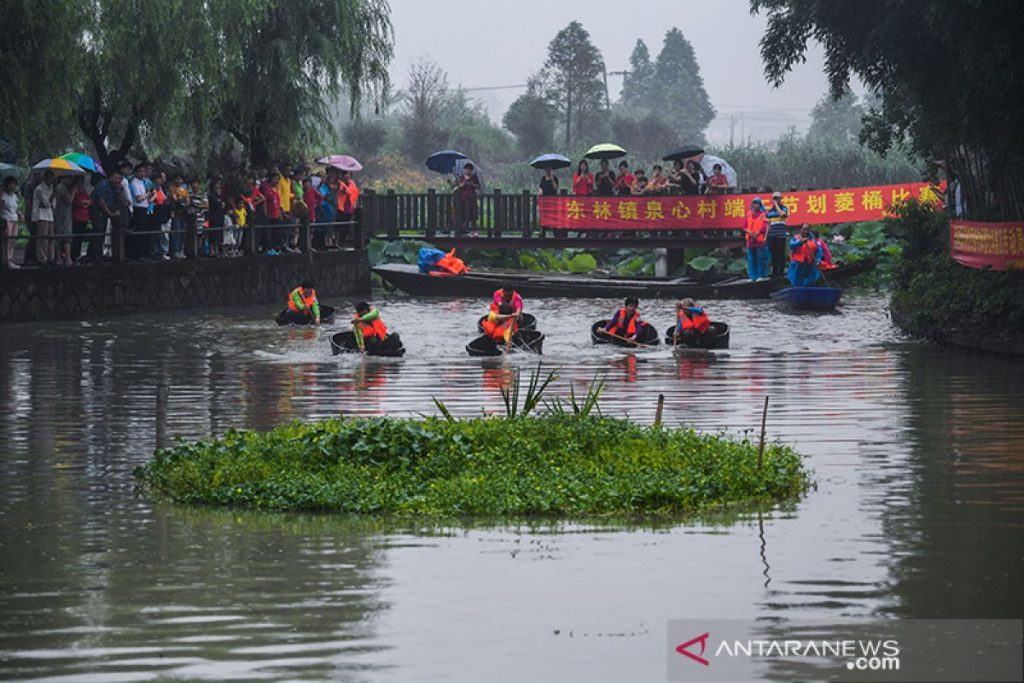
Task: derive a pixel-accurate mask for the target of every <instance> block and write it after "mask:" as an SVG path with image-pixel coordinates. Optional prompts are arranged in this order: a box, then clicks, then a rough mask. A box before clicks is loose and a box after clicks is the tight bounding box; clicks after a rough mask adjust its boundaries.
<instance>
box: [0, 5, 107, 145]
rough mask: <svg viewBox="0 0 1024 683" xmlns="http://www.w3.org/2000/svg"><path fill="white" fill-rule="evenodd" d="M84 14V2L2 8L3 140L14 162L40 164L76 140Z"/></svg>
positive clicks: (0, 111) (0, 123)
mask: <svg viewBox="0 0 1024 683" xmlns="http://www.w3.org/2000/svg"><path fill="white" fill-rule="evenodd" d="M83 10H84V8H83V6H82V4H81V3H67V4H64V3H56V2H37V1H36V0H5V1H4V3H3V5H2V6H0V64H2V65H3V67H2V71H3V76H2V83H3V89H2V94H0V138H3V139H4V140H6V141H7V143H8V145H9V149H10V150H11V156H13V157H14V159H12V161H14V160H18V161H22V160H23V159H27V160H29V161H30V162H35V161H38V160H39V159H40V158H42V157H43V156H44V155H47V154H50V153H52V152H54V151H57V150H60V149H61V148H62V147H64V146H66V145H68V144H69V143H71V142H72V141H73V139H74V137H75V133H76V132H77V129H76V126H75V125H74V103H75V100H76V97H77V95H76V91H77V89H78V87H79V85H78V84H79V82H80V79H81V78H82V61H81V59H80V50H79V49H78V48H77V42H78V40H79V37H80V36H81V25H82V23H83V22H85V21H87V19H88V17H87V16H86V14H85V12H84V11H83Z"/></svg>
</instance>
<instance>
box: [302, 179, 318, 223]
mask: <svg viewBox="0 0 1024 683" xmlns="http://www.w3.org/2000/svg"><path fill="white" fill-rule="evenodd" d="M302 201H303V202H305V204H306V206H308V207H309V220H310V221H315V220H316V207H318V206H320V193H319V192H317V191H316V190H314V189H313V188H312V187H310V188H308V189H306V190H304V191H303V192H302Z"/></svg>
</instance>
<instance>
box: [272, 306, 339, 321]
mask: <svg viewBox="0 0 1024 683" xmlns="http://www.w3.org/2000/svg"><path fill="white" fill-rule="evenodd" d="M275 320H276V321H277V324H278V325H289V324H290V325H312V324H313V319H312V318H309V319H308V320H307V321H306V322H304V323H293V322H290V321H289V320H288V309H287V308H285V309H284V310H283V311H281V312H280V313H278V314H277V317H276V318H275ZM333 322H334V306H320V324H321V325H330V324H331V323H333Z"/></svg>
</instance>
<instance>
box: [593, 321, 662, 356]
mask: <svg viewBox="0 0 1024 683" xmlns="http://www.w3.org/2000/svg"><path fill="white" fill-rule="evenodd" d="M607 324H608V320H607V318H606V319H604V320H598V321H597V322H596V323H594V324H593V325H591V326H590V341H592V342H594V343H595V344H612V345H614V346H624V347H626V348H632V349H635V348H637V346H638V344H631V343H629V342H628V341H625V340H624V339H617V338H615V337H610V336H608V335H607V334H602V333H601V332H599V330H603V329H604V326H605V325H607ZM636 340H637V342H638V343H639V344H644V345H646V346H657V345H658V342H659V340H658V330H656V329H655V328H654V325H651V324H650V323H643V325H642V326H641V327H640V330H639V331H638V332H637V335H636Z"/></svg>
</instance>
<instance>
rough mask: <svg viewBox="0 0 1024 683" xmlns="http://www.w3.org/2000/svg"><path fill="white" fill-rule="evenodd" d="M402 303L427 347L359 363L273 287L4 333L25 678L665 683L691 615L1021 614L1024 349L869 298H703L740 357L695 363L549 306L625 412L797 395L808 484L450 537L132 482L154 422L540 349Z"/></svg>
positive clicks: (537, 306) (424, 528) (445, 304)
mask: <svg viewBox="0 0 1024 683" xmlns="http://www.w3.org/2000/svg"><path fill="white" fill-rule="evenodd" d="M381 303H382V310H383V313H384V316H385V320H386V321H387V323H388V324H389V325H390V326H391V327H392V328H393V329H394V330H396V331H399V332H401V333H402V335H403V338H404V339H405V343H406V347H407V349H408V354H407V356H406V357H405V358H404V359H399V360H387V359H366V360H363V359H361V358H356V357H338V358H334V357H332V356H331V355H330V350H329V348H328V344H327V333H328V330H324V331H317V330H312V329H308V330H306V329H296V328H277V327H275V326H274V324H273V323H272V321H271V319H270V318H271V315H272V314H273V312H274V311H273V310H272V307H262V308H254V309H251V310H246V311H230V312H227V311H201V312H192V313H181V314H165V315H160V316H136V317H131V318H118V319H112V320H107V321H89V322H78V323H72V322H69V323H47V324H32V325H12V326H5V327H3V328H0V392H2V393H0V397H2V399H3V400H2V409H3V416H2V417H0V558H2V559H0V678H3V679H19V678H30V679H31V678H36V679H54V680H62V681H74V680H90V681H92V680H95V681H129V680H150V679H155V678H180V679H213V680H229V679H245V680H253V679H272V680H280V679H288V680H293V679H303V680H320V679H322V680H352V681H362V680H367V681H408V680H438V681H440V680H467V681H485V680H486V681H491V680H560V681H561V680H564V681H569V680H573V681H575V680H580V681H597V680H602V681H603V680H614V681H661V680H665V676H666V659H665V638H666V621H667V620H668V619H678V618H694V617H699V618H708V619H711V618H716V619H723V618H747V617H752V618H778V617H785V618H815V619H824V620H832V621H835V622H842V621H843V620H844V619H850V618H857V617H871V616H880V617H1015V618H1019V617H1020V615H1021V605H1022V604H1024V599H1022V597H1024V588H1022V581H1021V576H1022V573H1024V572H1022V570H1024V534H1022V526H1024V522H1022V520H1024V515H1022V513H1024V381H1022V380H1024V367H1022V366H1021V365H1020V364H1019V363H1014V362H1012V361H1008V360H1002V359H996V358H990V357H982V356H972V355H967V354H963V353H959V352H954V351H948V350H943V349H941V348H937V347H935V346H932V345H928V344H920V343H915V342H912V341H909V340H906V339H904V338H902V337H901V336H900V334H899V333H898V332H897V331H896V330H895V329H894V328H893V326H892V325H891V323H890V322H889V320H888V318H887V316H886V313H885V310H884V306H883V303H882V302H881V301H880V300H879V299H877V298H876V297H872V296H866V295H865V296H860V297H857V296H854V297H851V298H849V299H848V300H847V301H846V302H845V305H844V306H843V307H842V311H841V313H838V314H834V315H786V314H782V313H779V312H776V311H775V309H774V308H773V307H772V305H771V304H770V303H768V302H760V301H754V302H743V301H723V302H713V301H712V302H705V303H706V305H707V306H708V308H709V311H710V313H711V315H712V317H713V318H715V319H723V320H725V321H727V322H729V323H731V324H732V326H733V333H732V348H731V349H730V350H728V351H722V352H714V353H699V352H698V353H692V354H689V355H685V356H682V357H680V358H678V359H677V358H674V357H673V356H672V354H671V353H669V352H668V351H666V350H664V349H662V350H658V351H644V352H636V353H632V352H626V351H623V350H617V349H612V348H609V347H605V346H601V347H594V346H592V345H591V343H590V340H589V338H588V328H589V323H590V322H591V321H592V320H594V319H597V318H599V317H606V316H607V313H608V311H607V309H608V302H599V301H576V300H573V301H569V300H565V301H559V300H550V301H539V302H529V303H530V306H529V307H528V310H530V311H531V312H533V313H534V314H536V315H537V316H538V318H539V319H540V321H541V324H540V328H541V329H542V331H544V332H545V333H546V334H547V341H546V344H545V356H544V359H543V360H544V363H545V365H546V366H548V367H550V368H552V369H555V368H557V369H558V372H559V380H558V382H557V383H556V384H555V388H554V390H553V391H554V393H555V394H558V395H565V394H567V393H568V387H569V385H570V383H572V385H573V386H574V387H575V388H577V390H579V389H584V390H585V387H586V384H587V383H588V382H589V381H590V380H591V379H592V378H593V377H594V376H595V375H597V374H602V375H603V376H604V377H606V379H607V386H606V389H605V392H604V395H603V401H602V408H603V410H604V412H606V413H612V414H617V415H628V416H629V417H630V418H632V419H635V420H638V421H650V420H651V419H653V414H654V409H655V404H656V398H657V395H658V394H659V393H662V394H664V395H665V398H666V404H665V420H666V422H668V423H672V424H676V423H687V424H692V425H696V426H697V427H699V428H701V429H705V430H728V431H730V432H732V433H736V434H740V433H742V432H744V431H745V430H756V429H758V427H759V421H760V415H761V409H762V405H763V400H764V396H765V395H769V396H770V404H769V412H768V436H769V438H770V439H777V440H780V441H783V442H786V443H789V444H792V445H793V446H795V447H796V448H797V449H798V450H799V451H800V452H802V453H804V454H806V455H807V456H808V465H809V466H810V468H811V469H812V470H813V471H814V477H815V481H816V488H815V489H814V490H812V491H810V492H809V493H808V495H807V496H806V498H805V499H803V500H802V501H800V502H797V503H792V504H787V505H784V506H780V507H777V508H772V509H766V510H763V511H749V512H745V513H742V514H739V513H735V512H733V513H729V514H718V515H714V516H709V517H706V518H702V519H697V520H692V519H691V520H685V521H680V522H678V523H676V524H664V523H662V524H657V525H650V524H646V525H645V524H643V523H642V522H639V523H638V524H637V525H635V526H622V525H610V524H608V523H605V522H600V521H593V520H590V521H588V520H577V521H575V522H572V523H561V524H552V523H541V522H536V521H533V522H531V521H529V520H525V521H524V520H506V521H501V522H489V523H488V522H481V521H480V520H466V521H465V522H463V523H459V524H453V523H446V524H445V525H443V526H441V525H438V524H427V523H417V522H416V521H414V520H398V521H396V520H392V519H359V518H351V517H341V516H330V515H299V514H260V513H251V512H242V511H231V510H210V509H188V508H180V507H176V506H173V505H167V504H157V503H154V502H153V501H151V500H149V499H147V498H145V497H139V496H137V495H135V492H134V490H133V478H132V469H133V467H135V466H136V465H138V464H140V463H142V462H144V461H145V460H146V459H147V458H148V457H149V455H150V454H151V452H152V449H153V447H154V445H155V444H156V443H158V442H161V443H166V442H168V440H170V439H173V438H176V437H184V438H196V437H201V436H205V435H210V434H219V433H222V432H223V431H224V430H226V429H228V428H231V427H248V428H254V429H266V428H269V427H271V426H273V425H276V424H280V423H282V422H285V421H288V420H292V419H314V418H320V417H326V416H331V415H337V414H339V413H344V414H348V415H355V414H359V415H377V414H391V415H414V414H416V413H418V412H424V413H432V412H435V408H434V406H433V403H432V401H431V398H432V397H437V398H440V399H442V400H443V401H444V402H445V403H446V404H447V405H448V406H449V408H450V409H451V410H452V412H454V413H456V414H462V415H472V414H478V413H479V412H480V411H481V410H485V411H500V410H501V408H502V403H501V398H500V394H499V388H500V387H501V386H502V385H503V384H504V383H507V382H508V381H509V379H510V377H511V376H512V374H513V373H514V372H516V371H517V370H520V369H522V370H524V371H526V372H528V371H529V370H530V369H531V368H532V367H533V366H534V364H535V363H536V358H535V357H528V356H515V355H513V356H512V357H510V358H508V359H496V360H495V359H488V360H483V359H471V358H468V357H467V356H466V355H465V353H464V351H463V346H464V345H465V343H466V342H467V341H469V339H470V338H471V335H470V334H469V333H468V332H467V330H469V329H471V328H472V326H473V324H474V321H475V319H476V317H477V316H478V315H479V314H481V312H482V306H481V304H480V302H479V301H462V300H454V301H449V300H445V301H439V300H417V299H410V298H394V299H390V300H384V301H382V302H381ZM643 312H644V314H645V317H646V318H648V319H652V320H657V321H659V327H664V326H667V324H668V322H669V321H670V320H671V310H670V308H669V306H668V304H667V303H665V304H656V305H653V306H647V307H646V308H645V309H644V311H643ZM336 329H340V326H339V327H337V328H336ZM159 384H166V385H167V387H168V393H167V401H166V404H163V405H161V402H159V401H158V399H157V385H159ZM762 674H763V675H765V676H772V674H771V672H762ZM762 674H759V675H762ZM779 680H783V678H779Z"/></svg>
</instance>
